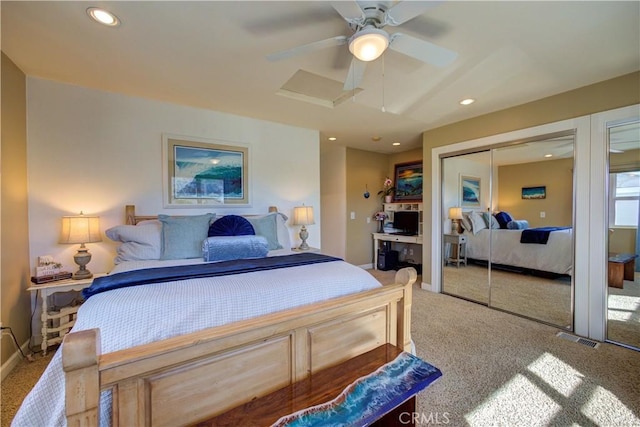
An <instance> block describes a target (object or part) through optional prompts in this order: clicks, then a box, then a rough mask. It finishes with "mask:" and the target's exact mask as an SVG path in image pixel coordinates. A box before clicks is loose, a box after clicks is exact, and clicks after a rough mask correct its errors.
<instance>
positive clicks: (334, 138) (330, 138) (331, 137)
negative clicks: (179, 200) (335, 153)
mask: <svg viewBox="0 0 640 427" xmlns="http://www.w3.org/2000/svg"><path fill="white" fill-rule="evenodd" d="M336 139H338V138H336V137H335V136H330V137H329V141H335V140H336Z"/></svg>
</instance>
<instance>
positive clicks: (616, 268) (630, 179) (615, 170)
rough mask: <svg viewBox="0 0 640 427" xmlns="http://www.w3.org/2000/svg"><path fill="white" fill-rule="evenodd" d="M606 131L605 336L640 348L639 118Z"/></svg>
mask: <svg viewBox="0 0 640 427" xmlns="http://www.w3.org/2000/svg"><path fill="white" fill-rule="evenodd" d="M607 135H608V142H609V150H608V151H609V162H608V168H609V185H608V205H609V206H608V207H609V209H608V224H609V233H608V256H607V273H608V274H607V276H608V277H607V279H608V280H607V285H608V286H607V340H609V341H613V342H616V343H619V344H623V345H626V346H630V347H633V348H635V349H638V350H640V275H639V274H638V271H639V270H640V265H639V264H640V263H639V262H638V255H640V249H639V246H640V238H639V237H640V236H639V235H638V224H639V222H640V121H637V120H634V121H630V122H629V121H627V122H623V123H617V124H613V125H611V126H609V127H608V129H607Z"/></svg>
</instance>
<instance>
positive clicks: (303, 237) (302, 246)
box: [298, 225, 309, 251]
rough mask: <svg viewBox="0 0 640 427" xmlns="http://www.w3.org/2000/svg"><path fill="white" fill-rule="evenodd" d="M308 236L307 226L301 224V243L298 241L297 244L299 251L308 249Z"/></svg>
mask: <svg viewBox="0 0 640 427" xmlns="http://www.w3.org/2000/svg"><path fill="white" fill-rule="evenodd" d="M308 238H309V232H308V231H307V227H305V226H304V225H303V226H302V228H301V229H300V240H302V243H300V246H298V250H300V251H308V250H309V245H308V244H307V239H308Z"/></svg>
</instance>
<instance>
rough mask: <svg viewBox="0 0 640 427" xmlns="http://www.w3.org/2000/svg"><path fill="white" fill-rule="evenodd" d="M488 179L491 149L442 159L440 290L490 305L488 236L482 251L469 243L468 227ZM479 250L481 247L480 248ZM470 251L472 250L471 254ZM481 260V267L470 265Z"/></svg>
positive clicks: (484, 194)
mask: <svg viewBox="0 0 640 427" xmlns="http://www.w3.org/2000/svg"><path fill="white" fill-rule="evenodd" d="M490 178H491V152H490V151H489V150H487V151H481V152H477V153H471V154H464V155H459V156H454V157H448V158H445V159H442V197H443V200H442V206H443V207H444V209H445V212H444V218H447V220H446V221H445V224H444V227H443V238H442V243H443V247H442V253H443V254H444V256H443V269H442V291H443V292H444V293H447V294H450V295H455V296H458V297H461V298H464V299H468V300H471V301H475V302H479V303H482V304H489V273H490V269H489V268H488V263H489V252H488V251H489V250H488V242H489V240H488V239H489V237H488V235H486V236H484V238H485V239H486V240H487V245H485V252H486V253H485V254H484V255H480V254H477V253H475V252H473V250H474V249H475V246H474V247H470V246H469V245H468V242H467V239H468V238H469V237H470V233H468V232H467V231H466V230H467V229H470V228H471V225H470V222H469V221H470V219H469V217H468V215H467V214H468V212H470V210H471V209H476V210H478V211H482V210H486V207H485V208H484V209H483V208H482V206H483V203H484V204H485V205H486V204H488V203H489V202H488V200H490V198H489V191H490V188H491V186H490V185H489V183H490ZM481 249H482V248H481ZM470 251H471V253H470ZM470 257H474V262H480V261H483V262H484V265H483V266H478V267H476V266H475V264H473V265H472V264H471V259H470Z"/></svg>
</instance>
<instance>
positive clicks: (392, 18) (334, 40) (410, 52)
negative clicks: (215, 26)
mask: <svg viewBox="0 0 640 427" xmlns="http://www.w3.org/2000/svg"><path fill="white" fill-rule="evenodd" d="M437 3H439V2H437V1H407V0H405V1H402V2H398V3H396V4H395V5H393V2H391V1H378V2H376V1H356V0H350V1H336V2H332V3H331V5H332V6H333V8H334V9H335V10H336V11H337V12H338V13H339V14H340V15H341V16H342V17H343V18H344V20H345V21H347V24H348V25H349V28H350V29H351V30H352V31H353V35H351V37H347V36H344V35H341V36H335V37H331V38H328V39H325V40H320V41H317V42H313V43H308V44H305V45H301V46H297V47H294V48H292V49H287V50H283V51H280V52H276V53H273V54H271V55H267V59H268V60H269V61H279V60H283V59H287V58H291V57H293V56H296V55H301V54H306V53H309V52H313V51H316V50H320V49H326V48H329V47H334V46H342V45H345V44H348V45H349V51H350V52H351V53H352V54H353V56H354V57H353V59H352V60H351V65H350V67H349V73H348V75H347V78H346V80H345V83H344V90H352V89H355V88H356V87H358V85H360V83H361V82H362V78H363V77H364V72H365V69H366V63H367V62H369V61H373V60H375V59H377V58H379V57H380V55H382V53H383V52H384V51H385V50H386V49H387V48H390V49H392V50H395V51H396V52H400V53H402V54H405V55H407V56H410V57H412V58H415V59H417V60H419V61H422V62H425V63H427V64H433V65H436V66H439V67H445V66H447V65H449V64H450V63H452V62H453V61H454V60H455V59H456V57H457V56H458V54H457V53H456V52H454V51H452V50H449V49H447V48H444V47H442V46H438V45H435V44H433V43H431V42H428V41H426V40H422V39H418V38H416V37H413V36H409V35H407V34H403V33H399V32H396V33H392V34H390V33H388V32H387V31H385V30H384V29H383V28H384V27H385V26H387V25H388V26H390V27H397V26H399V25H401V24H403V23H405V22H407V21H409V20H411V19H413V18H415V17H417V16H419V15H421V14H423V13H424V12H425V11H426V10H428V9H430V8H431V7H433V6H434V5H435V4H437Z"/></svg>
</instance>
